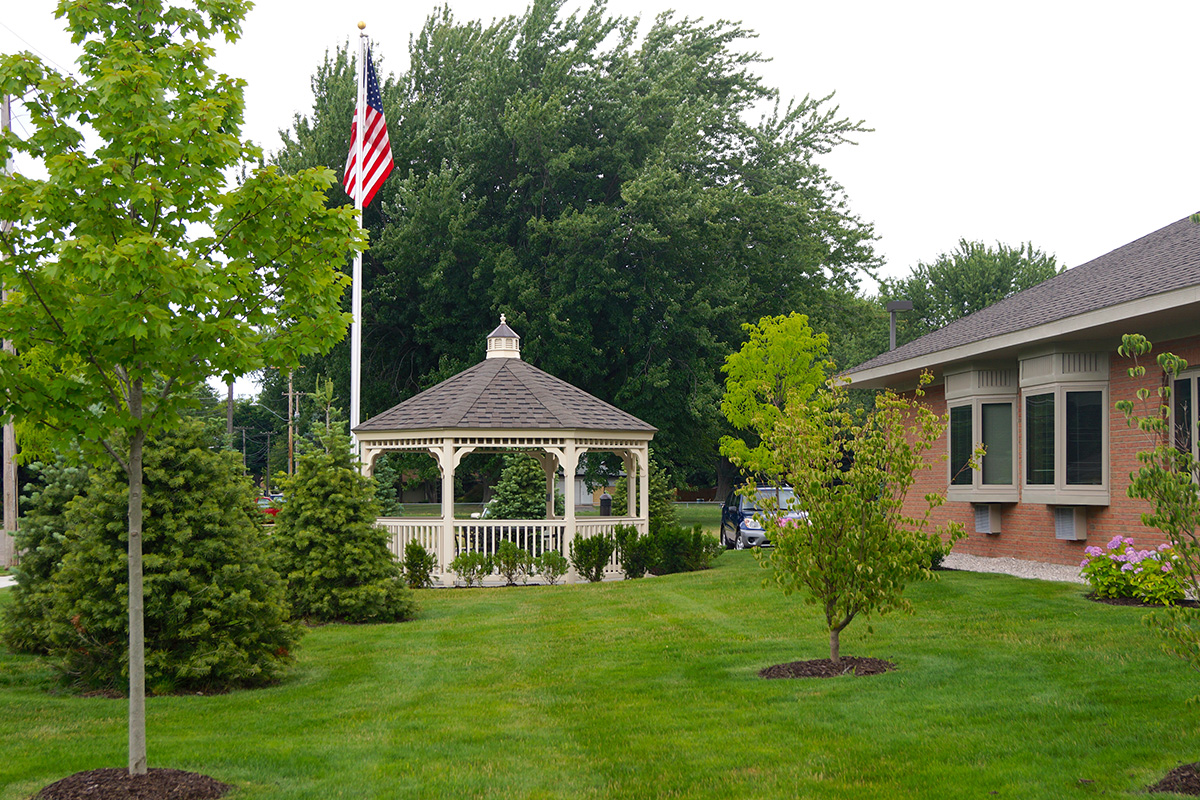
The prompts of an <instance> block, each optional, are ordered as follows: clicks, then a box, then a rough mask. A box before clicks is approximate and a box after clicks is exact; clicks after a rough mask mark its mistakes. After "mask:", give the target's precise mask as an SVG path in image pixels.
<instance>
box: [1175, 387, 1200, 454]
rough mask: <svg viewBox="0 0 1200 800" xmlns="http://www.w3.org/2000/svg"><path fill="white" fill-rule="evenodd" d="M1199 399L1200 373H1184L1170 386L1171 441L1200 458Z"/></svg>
mask: <svg viewBox="0 0 1200 800" xmlns="http://www.w3.org/2000/svg"><path fill="white" fill-rule="evenodd" d="M1197 399H1200V373H1193V374H1191V375H1188V374H1185V375H1183V376H1182V377H1180V378H1176V379H1175V384H1174V386H1172V387H1171V443H1172V444H1174V445H1175V447H1177V448H1178V449H1180V450H1182V451H1183V452H1185V453H1187V452H1190V453H1191V454H1192V455H1193V456H1196V457H1197V458H1200V446H1198V442H1197V439H1198V438H1200V437H1197V435H1196V434H1197V428H1196V425H1197V414H1196V401H1197Z"/></svg>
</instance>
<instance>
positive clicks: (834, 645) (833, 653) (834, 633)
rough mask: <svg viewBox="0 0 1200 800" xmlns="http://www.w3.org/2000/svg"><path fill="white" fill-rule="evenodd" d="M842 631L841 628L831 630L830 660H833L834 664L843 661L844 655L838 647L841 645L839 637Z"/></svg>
mask: <svg viewBox="0 0 1200 800" xmlns="http://www.w3.org/2000/svg"><path fill="white" fill-rule="evenodd" d="M841 633H842V631H841V629H838V630H831V631H830V632H829V660H830V661H832V662H833V663H834V664H840V663H842V657H841V654H840V652H839V650H838V648H839V647H840V643H839V641H838V637H839V636H840V635H841Z"/></svg>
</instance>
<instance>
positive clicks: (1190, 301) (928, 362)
mask: <svg viewBox="0 0 1200 800" xmlns="http://www.w3.org/2000/svg"><path fill="white" fill-rule="evenodd" d="M1185 311H1191V312H1192V314H1191V319H1192V320H1193V321H1195V320H1200V286H1187V287H1184V288H1182V289H1175V290H1173V291H1170V292H1163V293H1162V294H1156V295H1151V296H1149V297H1140V298H1137V299H1136V300H1130V301H1129V302H1126V303H1120V304H1118V305H1114V306H1108V307H1107V308H1100V309H1096V310H1095V311H1089V312H1086V313H1083V314H1077V315H1075V316H1072V317H1066V318H1064V319H1060V320H1055V321H1053V322H1047V323H1045V324H1042V325H1037V326H1034V327H1032V328H1026V329H1024V330H1020V331H1014V332H1012V333H1006V334H1003V335H1001V336H993V337H989V338H987V339H980V340H979V341H975V342H970V343H968V344H963V345H959V346H957V347H951V348H948V349H945V350H938V351H935V352H932V353H925V354H923V355H920V356H914V357H913V358H908V359H903V360H900V361H894V362H892V363H890V364H883V365H880V366H878V367H873V368H871V369H866V370H854V369H851V370H848V371H846V372H844V373H843V374H842V377H843V378H845V379H847V380H848V381H849V382H850V385H851V386H853V387H854V388H856V389H883V388H885V387H892V388H897V387H900V386H905V385H907V384H910V383H911V384H915V383H916V379H917V376H919V375H920V374H921V373H922V372H924V371H929V372H932V373H934V375H935V376H939V375H940V373H941V367H942V366H943V365H945V364H952V363H955V362H959V361H970V360H972V359H980V358H992V357H995V355H996V354H997V353H1002V352H1005V351H1011V352H1013V353H1015V352H1019V351H1021V350H1026V349H1029V348H1031V347H1034V346H1036V345H1039V344H1044V343H1046V342H1052V341H1056V340H1062V339H1079V338H1082V337H1083V336H1086V335H1088V334H1097V335H1105V336H1111V335H1114V331H1115V330H1117V329H1120V326H1122V325H1124V326H1125V328H1124V330H1123V332H1124V333H1137V332H1140V333H1145V334H1147V335H1149V336H1151V337H1152V338H1156V335H1157V337H1158V338H1161V336H1162V335H1164V334H1165V335H1170V336H1171V338H1176V337H1175V336H1174V335H1171V333H1180V334H1183V335H1186V334H1190V333H1191V332H1192V331H1191V330H1183V331H1181V330H1179V329H1178V328H1177V327H1174V326H1173V325H1168V324H1166V323H1167V322H1168V321H1169V320H1170V319H1172V318H1175V317H1178V316H1179V312H1185ZM1145 324H1149V325H1151V326H1152V327H1151V328H1150V329H1148V330H1147V329H1143V330H1134V328H1135V327H1136V328H1144V325H1145ZM1193 327H1200V322H1193ZM1168 332H1171V333H1168Z"/></svg>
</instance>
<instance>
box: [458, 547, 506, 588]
mask: <svg viewBox="0 0 1200 800" xmlns="http://www.w3.org/2000/svg"><path fill="white" fill-rule="evenodd" d="M494 568H495V565H494V564H493V563H492V557H491V556H489V555H486V554H484V553H480V552H478V551H474V550H472V551H470V552H466V553H459V554H458V555H457V556H455V557H454V560H453V561H451V562H450V571H451V572H453V573H454V574H455V575H457V576H458V578H459V580H461V581H463V582H465V583H466V584H467V586H468V587H470V586H474V585H475V584H476V583H478V584H480V585H481V586H482V585H483V579H484V578H486V577H487V576H488V575H491V574H492V570H493V569H494Z"/></svg>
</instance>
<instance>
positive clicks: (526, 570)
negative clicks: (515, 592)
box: [492, 539, 533, 586]
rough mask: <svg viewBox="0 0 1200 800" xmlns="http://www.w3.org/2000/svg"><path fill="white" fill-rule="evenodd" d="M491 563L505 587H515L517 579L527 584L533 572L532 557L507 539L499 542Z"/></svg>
mask: <svg viewBox="0 0 1200 800" xmlns="http://www.w3.org/2000/svg"><path fill="white" fill-rule="evenodd" d="M492 561H493V563H494V564H495V566H496V571H497V572H499V573H500V576H501V577H502V578H504V581H505V585H507V586H516V584H517V579H518V578H520V580H521V583H528V581H529V575H530V574H531V573H532V572H533V555H532V554H531V553H530V552H529V551H528V550H524V549H522V548H520V547H517V545H516V543H515V542H510V541H509V540H507V539H505V540H504V541H502V542H500V545H499V546H498V547H497V548H496V555H495V556H494V557H493V559H492Z"/></svg>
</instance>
